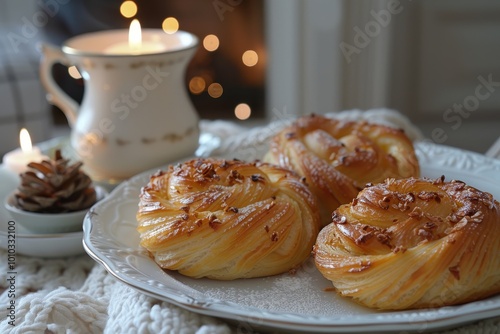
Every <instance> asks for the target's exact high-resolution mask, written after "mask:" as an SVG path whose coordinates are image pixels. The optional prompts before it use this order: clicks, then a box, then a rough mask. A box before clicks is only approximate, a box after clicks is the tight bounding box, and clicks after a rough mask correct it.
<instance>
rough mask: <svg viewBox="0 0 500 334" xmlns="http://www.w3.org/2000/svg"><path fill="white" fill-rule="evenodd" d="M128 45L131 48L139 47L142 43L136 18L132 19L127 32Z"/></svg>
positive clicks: (139, 25) (139, 26)
mask: <svg viewBox="0 0 500 334" xmlns="http://www.w3.org/2000/svg"><path fill="white" fill-rule="evenodd" d="M128 45H129V46H130V47H131V48H132V49H140V48H141V45H142V32H141V24H140V23H139V20H138V19H133V20H132V23H130V29H129V32H128Z"/></svg>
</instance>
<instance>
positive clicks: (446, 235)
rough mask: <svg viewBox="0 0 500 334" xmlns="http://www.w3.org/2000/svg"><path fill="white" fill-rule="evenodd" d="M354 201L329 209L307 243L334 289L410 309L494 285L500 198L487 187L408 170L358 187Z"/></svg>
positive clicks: (376, 304)
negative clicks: (312, 242)
mask: <svg viewBox="0 0 500 334" xmlns="http://www.w3.org/2000/svg"><path fill="white" fill-rule="evenodd" d="M355 201H356V205H353V204H354V203H350V204H344V205H342V206H340V207H339V208H338V209H337V210H336V211H335V212H334V214H333V217H332V223H331V224H330V225H328V226H326V227H325V228H324V229H323V230H322V231H321V232H320V233H319V235H318V239H317V241H316V245H315V246H314V254H315V262H316V266H317V268H318V269H319V271H320V272H321V273H322V274H323V276H325V277H326V278H327V279H329V280H330V281H332V282H333V285H334V287H335V288H336V290H337V291H338V292H339V293H340V294H341V295H343V296H348V297H352V298H353V299H354V300H355V301H357V302H359V303H361V304H363V305H366V306H369V307H373V308H378V309H409V308H424V307H440V306H445V305H454V304H461V303H466V302H470V301H474V300H477V299H481V298H485V297H488V296H491V295H494V294H496V293H500V256H499V254H500V237H499V236H500V204H499V203H498V202H497V201H495V200H494V199H493V197H492V195H491V194H489V193H486V192H482V191H480V190H477V189H475V188H472V187H470V186H467V185H466V184H465V183H463V182H460V181H451V182H444V178H440V179H438V180H435V181H433V180H427V179H416V178H408V179H402V180H394V179H390V180H387V181H386V182H385V183H382V184H378V185H375V186H372V187H368V188H365V189H364V190H362V191H361V192H360V193H359V194H358V196H357V198H356V200H355ZM353 202H354V201H353Z"/></svg>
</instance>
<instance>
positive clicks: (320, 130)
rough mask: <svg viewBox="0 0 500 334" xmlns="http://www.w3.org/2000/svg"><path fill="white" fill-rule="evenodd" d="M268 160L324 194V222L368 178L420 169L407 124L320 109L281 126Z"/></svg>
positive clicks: (320, 196) (408, 173)
mask: <svg viewBox="0 0 500 334" xmlns="http://www.w3.org/2000/svg"><path fill="white" fill-rule="evenodd" d="M264 161H267V162H271V163H274V164H278V165H280V166H283V167H285V168H289V169H292V170H294V171H296V172H297V173H299V174H300V175H301V176H304V177H305V178H306V180H307V183H308V184H309V185H310V186H311V189H312V191H313V193H314V194H315V195H316V196H317V197H318V199H319V204H320V210H321V218H322V223H323V225H326V224H328V223H329V222H330V216H331V213H332V211H333V210H335V209H336V208H337V207H338V206H339V205H341V204H345V203H349V201H351V200H352V199H353V198H354V197H356V195H357V194H358V192H359V191H360V190H361V189H362V188H363V187H364V186H365V185H366V184H367V183H378V182H382V181H384V180H385V179H386V178H390V177H391V178H404V177H410V176H415V177H416V176H419V172H420V170H419V165H418V161H417V158H416V156H415V151H414V148H413V145H412V142H411V141H410V139H409V138H408V137H407V136H406V135H405V133H404V132H403V131H402V130H399V129H394V128H390V127H387V126H383V125H378V124H369V123H366V122H345V121H340V120H335V119H331V118H326V117H323V116H317V115H312V116H305V117H302V118H299V119H298V120H297V121H296V122H295V123H293V124H292V125H291V126H289V127H287V128H285V129H284V130H282V131H280V132H279V133H278V134H277V135H276V136H275V137H274V138H273V139H272V141H271V144H270V150H269V152H268V153H267V154H266V155H265V157H264Z"/></svg>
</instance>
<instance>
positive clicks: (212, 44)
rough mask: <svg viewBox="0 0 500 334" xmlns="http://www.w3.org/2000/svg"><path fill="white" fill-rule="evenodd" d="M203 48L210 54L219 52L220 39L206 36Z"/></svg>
mask: <svg viewBox="0 0 500 334" xmlns="http://www.w3.org/2000/svg"><path fill="white" fill-rule="evenodd" d="M203 47H204V48H205V49H206V50H207V51H210V52H212V51H215V50H217V49H218V48H219V38H218V37H217V36H215V35H212V34H210V35H207V36H205V38H204V39H203Z"/></svg>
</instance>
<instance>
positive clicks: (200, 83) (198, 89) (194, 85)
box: [189, 76, 206, 94]
mask: <svg viewBox="0 0 500 334" xmlns="http://www.w3.org/2000/svg"><path fill="white" fill-rule="evenodd" d="M205 87H206V82H205V79H203V78H202V77H198V76H196V77H192V78H191V80H189V91H190V92H191V93H193V94H201V93H202V92H203V91H204V90H205Z"/></svg>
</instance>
